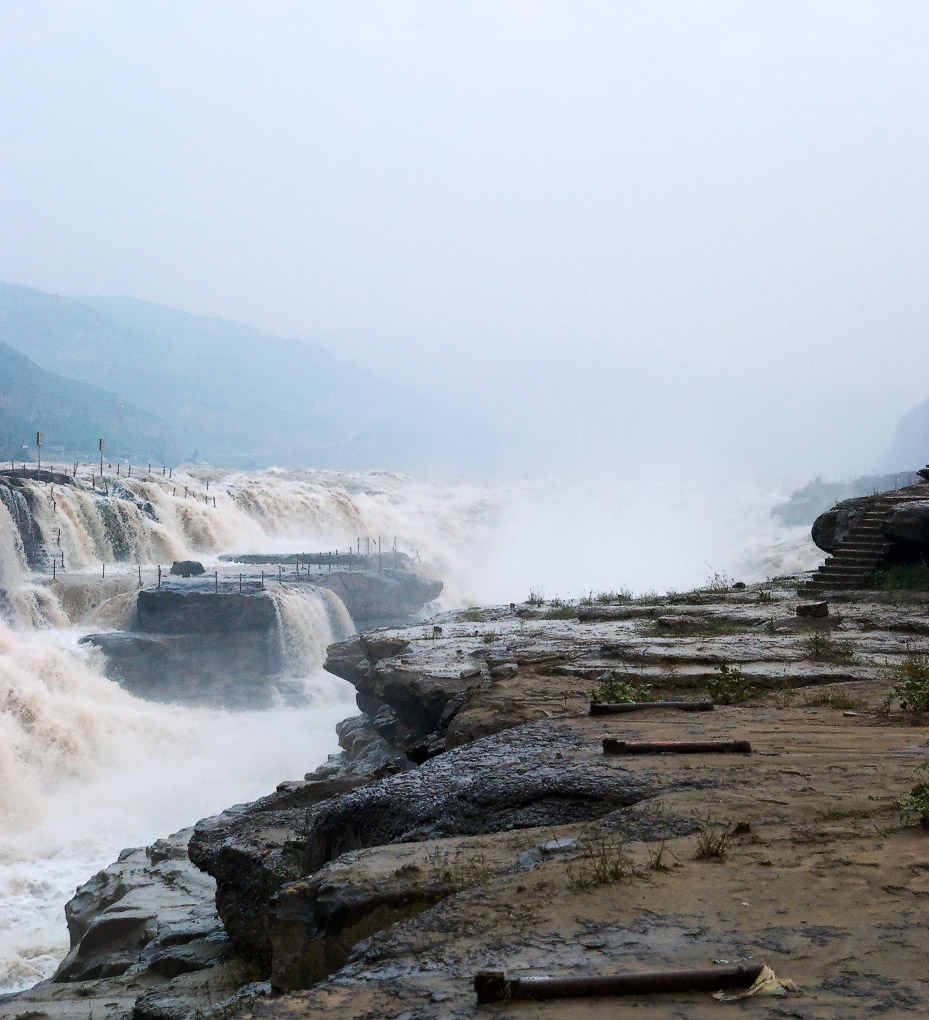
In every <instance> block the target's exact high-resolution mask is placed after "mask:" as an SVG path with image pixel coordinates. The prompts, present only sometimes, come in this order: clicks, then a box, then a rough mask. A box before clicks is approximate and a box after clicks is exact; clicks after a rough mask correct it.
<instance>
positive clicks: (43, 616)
mask: <svg viewBox="0 0 929 1020" xmlns="http://www.w3.org/2000/svg"><path fill="white" fill-rule="evenodd" d="M79 474H80V472H79ZM108 481H109V482H110V492H111V496H112V494H113V493H114V486H115V493H116V495H115V496H113V497H112V498H102V497H101V496H100V495H99V494H98V493H96V492H95V491H94V490H93V489H92V488H91V487H90V485H89V484H87V485H84V484H83V483H81V486H80V487H67V486H54V487H52V486H47V485H39V484H37V483H34V482H28V483H27V485H28V486H29V487H30V488H31V489H32V493H31V495H32V497H33V498H32V499H31V504H32V505H33V506H36V507H38V511H37V513H36V517H37V520H38V523H39V527H40V529H41V532H42V536H43V539H44V541H45V544H46V547H47V548H48V550H49V552H50V553H52V554H57V555H58V557H59V559H58V562H59V564H60V556H61V555H62V554H63V555H64V560H65V564H66V569H65V575H64V576H65V578H66V586H70V588H66V590H62V597H63V599H64V600H65V601H67V602H68V605H69V606H70V609H71V612H72V613H74V612H76V611H78V612H81V613H82V615H81V619H80V622H78V623H76V624H71V623H70V622H69V620H68V618H67V616H66V614H65V612H64V609H63V603H60V602H59V600H58V597H57V596H56V594H55V592H56V589H55V587H54V586H51V587H49V586H48V582H49V581H50V580H51V579H50V576H48V575H47V574H44V573H36V572H30V571H29V570H28V569H27V567H26V558H25V551H24V548H23V543H22V541H21V540H20V538H19V535H18V532H17V529H16V527H15V524H14V521H13V519H12V517H11V515H10V513H9V511H8V510H7V509H6V507H4V506H0V570H2V574H0V586H2V587H3V589H4V590H5V592H6V596H5V606H6V608H5V611H4V612H5V615H6V617H7V620H8V622H2V621H0V902H2V903H3V907H4V909H3V911H2V912H0V917H2V920H0V988H14V987H24V986H27V985H29V984H32V983H34V982H35V981H37V980H40V979H42V978H44V977H47V976H49V974H50V973H51V972H52V971H53V970H54V967H55V965H56V964H57V962H58V960H59V959H60V958H61V957H62V956H63V955H64V953H65V952H66V951H67V948H68V946H67V931H66V928H65V925H64V920H63V915H62V907H63V905H64V902H65V901H66V900H67V899H68V897H69V896H70V895H71V894H72V893H73V891H74V888H75V886H77V885H78V884H80V883H82V882H84V881H86V880H87V879H88V878H89V877H90V876H91V875H92V874H93V873H94V872H95V871H96V870H98V869H99V868H100V867H104V866H106V865H107V864H108V863H110V862H111V861H113V860H115V858H116V856H117V855H118V853H119V851H120V850H121V849H123V848H124V847H126V846H138V845H145V844H147V843H150V842H152V841H153V840H154V839H156V838H157V837H159V836H162V835H166V834H167V833H169V832H172V831H174V830H176V829H178V828H181V827H183V826H185V825H189V824H192V823H193V822H195V821H196V820H197V819H199V818H201V817H204V816H206V815H210V814H214V813H216V812H218V811H220V810H222V809H223V808H225V807H227V806H229V805H230V804H232V803H235V802H239V801H243V800H249V799H254V798H255V797H257V796H259V795H262V794H265V793H268V792H270V791H271V790H272V789H273V788H274V786H275V785H276V784H277V783H278V782H280V781H281V780H283V779H293V778H299V777H300V776H302V775H303V774H304V773H305V772H307V771H309V770H311V769H312V768H314V767H315V766H316V765H318V764H319V763H320V762H321V761H322V760H324V759H325V757H326V755H327V754H329V753H331V752H334V751H336V750H337V742H336V737H335V724H336V722H337V721H338V720H340V719H342V718H344V717H346V716H347V715H351V714H352V713H353V712H354V711H355V708H354V697H353V695H354V692H353V690H352V689H351V688H350V687H349V686H348V685H347V684H345V683H343V682H342V681H340V680H338V679H336V678H335V677H332V676H329V675H328V674H325V673H324V672H322V669H321V667H322V663H323V661H324V657H325V649H326V646H327V645H328V644H329V643H331V642H332V641H334V640H338V639H340V638H342V637H344V636H346V635H347V634H349V633H351V631H352V629H353V626H352V623H351V620H350V618H349V617H348V614H347V613H346V611H345V607H344V606H343V605H342V603H341V602H340V600H338V599H337V598H336V597H335V596H334V595H333V594H332V593H330V592H328V591H324V590H314V589H311V588H308V587H306V586H305V585H303V586H297V585H288V584H287V583H286V582H285V583H283V584H278V582H277V581H276V580H275V581H274V582H272V583H270V584H269V591H270V592H271V594H272V597H273V599H274V602H275V607H276V612H277V614H278V619H279V640H280V641H281V646H282V650H283V652H284V656H283V659H284V661H285V663H286V670H287V672H288V673H290V674H292V675H293V677H294V678H297V679H299V680H300V682H301V683H302V685H303V688H304V691H305V693H306V695H307V699H308V703H307V704H306V705H305V706H303V707H300V708H276V709H273V710H270V711H267V712H243V713H231V712H224V711H216V710H207V709H188V708H180V707H177V706H173V705H158V704H152V703H148V702H143V701H140V700H138V699H136V698H134V697H132V696H131V695H129V694H128V693H126V692H125V691H123V690H122V689H121V688H120V687H119V686H118V685H116V684H115V683H113V682H112V681H110V680H108V679H107V678H106V677H105V676H104V674H103V669H102V663H101V661H100V659H99V658H98V655H99V653H98V652H96V651H95V650H94V649H91V648H89V647H87V646H83V645H79V644H78V641H79V638H80V636H81V635H82V634H84V633H86V632H88V631H91V630H99V629H106V628H108V627H109V628H112V627H117V626H126V625H127V624H128V623H129V621H130V619H131V613H132V607H133V601H134V595H133V593H132V588H133V585H132V583H131V581H132V576H133V575H134V574H135V572H136V570H137V567H138V566H141V567H142V568H143V571H144V576H145V579H146V582H147V583H150V581H151V580H153V579H154V567H155V566H156V565H157V564H159V563H161V564H163V565H164V564H167V563H170V562H171V561H172V560H174V559H188V558H195V559H200V560H201V561H202V562H204V564H205V565H206V566H207V569H208V570H211V571H212V570H214V569H215V570H218V571H220V572H221V573H225V574H226V575H227V576H229V575H234V574H235V573H237V572H238V570H239V569H241V568H238V567H237V566H236V565H235V564H225V563H221V562H220V561H219V559H218V557H219V556H220V555H221V554H224V553H235V552H239V553H245V552H270V553H274V552H278V553H285V552H287V553H291V552H316V551H320V550H330V549H332V550H335V549H341V550H343V551H345V550H347V549H348V548H349V547H351V548H352V549H353V550H355V551H357V550H359V549H361V550H362V552H363V551H364V550H365V549H366V548H369V549H373V550H375V555H376V550H377V547H378V540H380V545H381V550H382V557H383V558H384V563H385V565H386V566H389V565H390V557H391V555H392V551H393V549H394V547H395V543H396V548H397V549H398V550H399V551H401V552H404V553H407V554H409V555H410V556H412V557H413V559H414V561H416V560H418V561H419V562H420V563H421V564H422V566H423V568H424V569H429V570H431V571H433V572H434V573H435V575H436V576H437V577H439V578H440V579H441V580H443V582H444V584H445V589H444V591H443V593H442V596H441V597H440V599H439V600H437V602H436V603H434V604H432V605H431V606H430V607H427V609H426V611H425V615H430V614H431V613H434V612H436V611H440V610H442V609H447V608H456V607H462V606H468V605H474V604H481V603H484V604H486V603H500V602H503V603H507V602H511V601H522V600H524V599H526V598H527V597H528V596H529V594H530V592H534V593H543V594H545V595H546V596H547V597H553V596H556V595H558V596H560V597H563V598H566V597H568V598H569V597H578V596H582V595H586V594H588V593H589V592H591V591H594V592H596V591H613V590H619V589H622V588H628V589H631V590H633V591H635V592H637V593H641V592H644V591H648V590H659V591H664V590H667V589H669V588H679V589H680V588H687V587H693V586H695V585H699V584H702V583H703V582H704V581H705V580H706V579H707V577H709V576H711V575H713V574H725V575H727V576H728V577H729V578H730V579H732V580H735V579H741V580H745V581H752V580H760V579H763V578H765V577H767V576H772V575H775V574H780V573H784V572H792V571H796V570H800V569H806V568H810V567H812V566H813V565H814V563H815V562H816V560H817V559H818V554H817V553H816V551H815V549H814V548H813V547H812V544H811V543H810V541H809V536H808V532H807V531H806V529H783V528H780V527H779V526H777V524H776V522H775V521H774V519H773V518H772V517H771V516H770V508H771V506H772V505H773V504H774V503H776V502H777V501H778V500H779V499H781V498H782V497H783V493H782V492H779V491H774V490H772V489H770V488H766V487H763V486H758V485H753V484H748V483H746V484H742V485H733V486H730V487H728V488H726V489H721V488H719V487H718V486H717V487H714V486H711V485H709V484H706V485H703V486H701V485H699V484H697V483H682V482H679V481H675V480H668V479H663V480H659V481H638V482H633V481H631V480H613V481H608V482H598V483H596V484H595V483H589V484H586V485H585V484H580V483H577V482H573V483H570V484H569V483H566V482H561V481H558V480H555V479H538V478H537V479H514V480H511V481H509V482H494V483H487V482H482V481H480V480H477V479H463V478H446V479H434V478H433V479H430V478H414V477H411V476H406V475H398V474H392V473H386V472H370V473H340V472H321V471H309V470H307V471H281V470H276V469H269V470H266V471H260V472H254V473H244V472H235V471H217V470H212V469H207V468H189V469H185V470H183V471H175V472H174V473H173V477H172V478H170V479H169V478H165V477H162V476H151V477H143V478H140V479H136V478H133V479H127V478H124V477H121V478H120V479H118V480H115V479H109V480H108ZM207 482H209V490H207ZM185 490H186V495H185ZM214 499H215V506H214V503H213V501H214ZM59 533H60V538H59ZM369 562H370V563H371V564H372V565H374V564H375V563H376V562H377V561H376V560H371V561H369ZM102 563H106V564H107V578H108V580H109V581H110V583H114V584H115V585H116V589H117V591H116V593H115V594H113V596H112V597H111V598H109V599H107V600H106V601H104V602H103V604H102V605H100V606H97V607H96V608H94V609H93V610H92V611H89V609H90V606H91V605H92V603H93V599H92V598H90V596H89V595H88V594H87V593H88V592H89V593H90V594H91V595H92V594H93V592H94V585H97V584H100V585H102V584H103V581H102V579H101V580H100V581H97V580H95V578H96V577H98V576H99V575H98V574H97V571H101V572H102V570H101V565H102ZM248 569H249V570H251V569H254V568H248ZM82 572H83V583H82V584H81V583H79V582H78V578H79V575H80V574H81V573H82ZM113 578H115V579H116V581H115V582H113V581H112V579H113ZM120 578H122V580H123V582H124V583H123V584H122V586H121V587H120V583H119V582H120ZM75 585H77V591H78V592H79V593H81V594H82V596H83V597H84V599H85V601H86V609H87V610H88V611H84V608H85V607H84V603H82V602H81V599H80V598H79V597H78V596H77V595H76V594H75ZM127 588H128V589H129V590H128V591H127V590H126V589H127ZM75 607H77V609H75Z"/></svg>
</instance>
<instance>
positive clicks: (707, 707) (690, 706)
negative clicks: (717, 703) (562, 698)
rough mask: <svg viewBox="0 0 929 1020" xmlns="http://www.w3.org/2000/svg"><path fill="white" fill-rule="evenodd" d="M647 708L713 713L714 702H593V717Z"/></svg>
mask: <svg viewBox="0 0 929 1020" xmlns="http://www.w3.org/2000/svg"><path fill="white" fill-rule="evenodd" d="M646 708H676V709H677V710H678V711H679V712H712V711H713V702H712V701H622V702H617V703H615V704H614V703H613V702H606V701H592V702H591V703H590V714H591V715H618V714H620V713H622V712H639V711H641V710H642V709H646Z"/></svg>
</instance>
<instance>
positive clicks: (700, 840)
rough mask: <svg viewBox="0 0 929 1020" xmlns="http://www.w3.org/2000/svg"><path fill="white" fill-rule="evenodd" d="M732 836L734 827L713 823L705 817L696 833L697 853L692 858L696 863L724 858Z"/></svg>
mask: <svg viewBox="0 0 929 1020" xmlns="http://www.w3.org/2000/svg"><path fill="white" fill-rule="evenodd" d="M734 835H735V826H733V825H729V824H728V823H717V822H714V821H713V820H712V819H711V818H710V817H709V816H707V818H706V820H705V821H704V822H703V824H702V825H701V826H700V829H699V831H698V832H697V852H696V853H695V854H694V856H695V857H696V859H697V860H698V861H704V860H713V859H717V860H718V859H719V858H720V857H725V856H726V851H727V850H728V849H729V844H730V843H731V842H732V837H733V836H734Z"/></svg>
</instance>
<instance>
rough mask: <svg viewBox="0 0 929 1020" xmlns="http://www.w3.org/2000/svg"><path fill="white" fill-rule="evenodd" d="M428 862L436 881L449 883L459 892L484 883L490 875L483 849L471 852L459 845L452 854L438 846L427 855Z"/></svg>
mask: <svg viewBox="0 0 929 1020" xmlns="http://www.w3.org/2000/svg"><path fill="white" fill-rule="evenodd" d="M426 864H427V865H428V867H429V869H430V871H431V873H432V876H433V878H434V879H435V881H437V882H443V883H447V884H449V885H451V886H452V887H453V888H454V889H455V890H456V891H458V892H460V891H461V890H462V889H467V888H468V887H469V886H472V885H482V884H483V883H484V882H486V881H487V880H488V879H489V877H490V868H489V867H488V864H487V858H486V856H485V854H484V851H483V850H477V851H476V852H475V853H473V854H469V853H468V852H467V851H466V850H464V849H463V848H461V847H459V848H458V849H457V850H456V851H455V854H454V856H452V855H451V854H449V852H448V851H447V850H443V849H442V848H440V847H436V848H435V849H434V850H432V851H431V852H430V853H429V854H428V855H427V856H426Z"/></svg>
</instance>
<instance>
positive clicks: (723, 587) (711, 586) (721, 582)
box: [703, 568, 729, 593]
mask: <svg viewBox="0 0 929 1020" xmlns="http://www.w3.org/2000/svg"><path fill="white" fill-rule="evenodd" d="M710 569H712V568H710ZM703 590H704V591H711V592H720V593H722V592H726V591H729V578H728V577H727V575H726V572H725V571H724V570H714V571H713V573H712V574H710V576H709V577H708V578H707V579H706V584H704V586H703Z"/></svg>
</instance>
